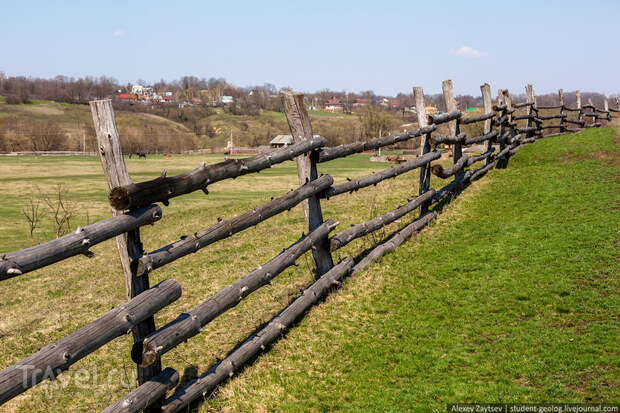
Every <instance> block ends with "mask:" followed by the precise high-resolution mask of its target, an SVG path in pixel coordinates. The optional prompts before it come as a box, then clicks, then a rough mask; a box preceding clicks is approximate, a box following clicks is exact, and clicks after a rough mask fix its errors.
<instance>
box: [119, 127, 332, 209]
mask: <svg viewBox="0 0 620 413" xmlns="http://www.w3.org/2000/svg"><path fill="white" fill-rule="evenodd" d="M321 146H325V138H322V137H318V138H313V139H308V140H303V141H300V142H297V143H294V144H292V145H289V146H287V147H285V148H280V149H276V150H274V151H272V152H267V153H262V154H260V155H256V156H254V157H251V158H244V159H228V160H226V161H224V162H218V163H215V164H212V165H205V164H204V163H203V164H202V165H201V166H200V167H198V168H196V169H194V170H193V171H191V172H187V173H184V174H182V175H177V176H173V177H166V176H165V175H164V174H162V176H161V177H159V178H156V179H154V180H152V181H146V182H139V183H135V184H130V185H125V186H119V187H116V188H114V189H112V191H111V192H110V196H109V198H110V204H111V205H112V207H114V208H115V209H117V210H126V209H136V208H140V207H142V206H145V205H148V204H151V203H154V202H163V203H164V204H167V202H168V200H169V199H170V198H174V197H176V196H179V195H183V194H188V193H190V192H194V191H197V190H199V189H201V190H203V191H205V192H206V191H207V185H210V184H213V183H215V182H218V181H222V180H224V179H228V178H236V177H238V176H241V175H245V174H249V173H253V172H258V171H261V170H263V169H266V168H270V167H271V166H272V165H275V164H278V163H281V162H284V161H286V160H292V159H294V158H295V157H296V156H298V155H301V154H303V153H306V152H310V151H312V150H313V149H316V148H319V147H321Z"/></svg>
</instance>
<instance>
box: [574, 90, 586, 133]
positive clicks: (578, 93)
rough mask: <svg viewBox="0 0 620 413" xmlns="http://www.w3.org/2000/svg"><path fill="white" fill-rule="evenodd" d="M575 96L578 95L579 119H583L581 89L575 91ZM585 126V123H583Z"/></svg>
mask: <svg viewBox="0 0 620 413" xmlns="http://www.w3.org/2000/svg"><path fill="white" fill-rule="evenodd" d="M575 97H577V109H579V112H577V120H581V118H582V117H583V116H582V113H581V112H582V110H583V109H582V108H581V92H580V91H576V92H575ZM582 126H585V125H582Z"/></svg>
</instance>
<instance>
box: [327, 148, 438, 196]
mask: <svg viewBox="0 0 620 413" xmlns="http://www.w3.org/2000/svg"><path fill="white" fill-rule="evenodd" d="M440 157H441V153H439V152H436V151H434V152H429V153H426V154H424V155H422V156H418V157H417V158H413V159H410V160H408V161H407V162H404V163H402V164H400V165H398V166H394V167H392V168H388V169H384V170H382V171H379V172H375V173H373V174H371V175H368V176H365V177H363V178H359V179H354V180H351V181H349V182H345V183H343V184H339V185H334V186H332V187H331V188H329V189H328V190H327V191H325V192H324V193H323V195H322V196H323V197H325V198H330V197H332V196H336V195H340V194H343V193H345V192H353V191H357V190H358V189H360V188H365V187H367V186H370V185H375V184H377V183H379V182H381V181H383V180H385V179H389V178H394V177H396V176H398V175H400V174H404V173H405V172H408V171H411V170H412V169H416V168H419V167H421V166H422V165H426V164H428V163H430V162H432V161H433V160H435V159H439V158H440Z"/></svg>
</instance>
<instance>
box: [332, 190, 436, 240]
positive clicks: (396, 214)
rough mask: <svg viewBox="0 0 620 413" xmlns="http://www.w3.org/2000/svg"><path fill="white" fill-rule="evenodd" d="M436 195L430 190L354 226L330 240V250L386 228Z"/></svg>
mask: <svg viewBox="0 0 620 413" xmlns="http://www.w3.org/2000/svg"><path fill="white" fill-rule="evenodd" d="M434 195H435V190H434V189H430V190H429V191H426V192H425V193H423V194H422V195H420V196H418V197H417V198H415V199H414V200H411V201H409V202H407V203H406V204H405V205H402V206H400V207H398V208H396V209H395V210H393V211H390V212H387V213H385V214H383V215H381V216H378V217H376V218H374V219H371V220H370V221H368V222H364V223H363V224H357V225H353V226H351V227H349V228H347V229H345V230H344V231H341V232H339V233H338V234H336V235H334V236H333V237H331V238H330V249H331V251H336V250H337V249H339V248H342V247H344V246H345V245H347V244H348V243H350V242H351V241H353V240H355V239H357V238H360V237H363V236H365V235H368V234H370V233H372V232H374V231H376V230H378V229H380V228H383V227H384V226H386V225H388V224H391V223H392V222H394V221H396V220H397V219H400V218H402V217H404V216H405V215H407V214H409V213H410V212H412V211H414V210H415V209H416V208H417V207H419V206H420V205H421V204H422V203H423V202H425V201H429V200H431V199H432V198H433V196H434Z"/></svg>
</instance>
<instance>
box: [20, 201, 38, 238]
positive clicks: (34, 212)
mask: <svg viewBox="0 0 620 413" xmlns="http://www.w3.org/2000/svg"><path fill="white" fill-rule="evenodd" d="M22 214H24V217H25V218H26V221H28V228H29V230H30V245H34V231H35V230H36V229H37V227H38V226H39V223H40V222H41V214H40V211H39V200H38V199H37V200H36V201H35V200H34V199H33V198H32V197H31V198H29V199H28V204H27V205H26V206H25V207H24V209H22Z"/></svg>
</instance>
